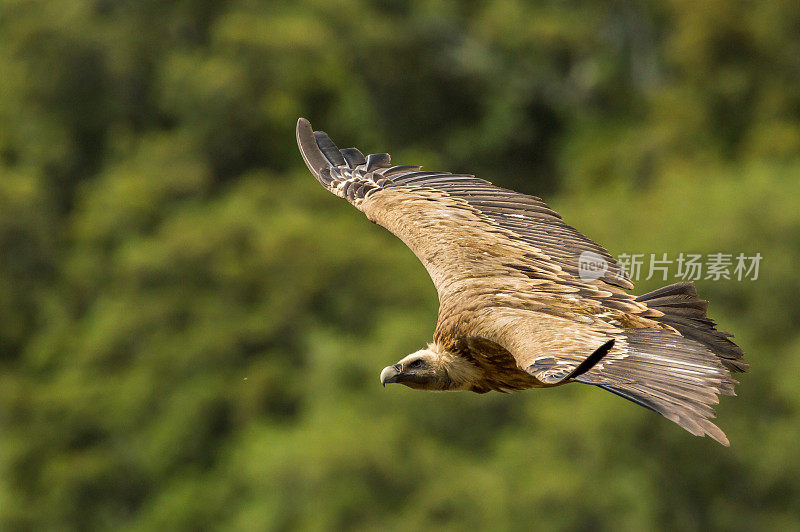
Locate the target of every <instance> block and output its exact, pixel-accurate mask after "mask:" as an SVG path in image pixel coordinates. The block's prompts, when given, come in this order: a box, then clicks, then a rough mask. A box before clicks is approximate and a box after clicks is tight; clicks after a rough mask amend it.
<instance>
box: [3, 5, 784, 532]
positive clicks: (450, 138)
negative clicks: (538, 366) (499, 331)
mask: <svg viewBox="0 0 800 532" xmlns="http://www.w3.org/2000/svg"><path fill="white" fill-rule="evenodd" d="M298 116H306V117H308V118H309V119H310V120H311V121H312V123H313V124H314V125H315V126H316V127H318V128H323V129H326V130H327V131H328V132H329V133H330V134H331V136H332V137H333V138H334V140H336V141H337V142H339V143H340V144H341V145H343V146H347V145H353V144H354V145H357V146H359V147H361V148H362V149H363V150H364V151H374V152H379V151H391V152H392V155H393V156H394V161H395V162H396V163H400V164H402V163H415V164H424V165H426V167H428V168H436V169H445V170H452V171H468V172H475V173H477V174H478V175H480V176H482V177H485V178H488V179H491V180H493V181H494V182H496V183H498V184H501V185H504V186H508V187H513V188H516V189H518V190H521V191H524V192H529V193H534V194H539V195H544V196H545V198H546V199H548V200H549V201H550V204H551V205H552V206H553V207H555V208H556V209H558V210H560V212H561V213H562V214H563V215H564V217H565V218H566V220H567V221H568V222H570V223H572V224H573V225H576V226H577V227H579V228H580V229H582V230H583V231H584V232H586V233H587V234H588V235H589V236H591V237H593V238H595V239H597V240H599V241H600V242H602V243H604V244H606V245H607V246H608V247H609V249H610V250H611V251H612V252H613V253H622V252H628V253H632V252H643V253H650V252H671V253H677V252H680V251H684V252H698V253H711V252H718V251H720V252H729V253H738V252H745V253H747V254H754V253H755V252H760V253H761V254H762V255H763V256H764V260H763V263H762V268H761V275H760V278H759V279H758V280H757V281H749V282H747V281H743V282H737V281H721V282H700V283H699V289H700V292H701V294H702V295H704V296H706V297H708V298H709V299H711V301H712V305H711V314H712V316H713V317H715V318H716V319H717V320H718V321H719V322H720V324H721V327H722V328H723V329H725V330H731V331H734V332H735V333H736V338H737V341H738V342H739V343H740V345H742V346H743V348H744V349H745V352H746V353H747V355H748V359H749V361H750V363H751V364H752V370H751V372H750V373H749V374H746V375H743V376H742V377H741V381H742V384H741V386H740V387H739V388H738V393H739V397H738V398H736V399H730V400H725V401H723V404H722V405H720V407H719V409H718V410H719V413H720V425H721V426H722V427H723V429H725V430H726V432H727V433H728V435H729V437H730V439H731V441H732V446H731V447H730V448H723V447H721V446H719V445H717V444H716V443H714V442H712V441H711V440H709V439H697V438H693V437H691V436H690V435H689V434H687V433H685V432H684V431H682V430H680V429H679V428H678V427H676V426H674V425H673V424H672V423H670V422H668V421H666V420H664V419H662V418H660V417H658V416H655V415H652V414H650V413H648V412H646V411H645V410H643V409H640V408H638V407H635V406H633V405H631V404H629V403H626V402H624V401H622V400H621V399H618V398H616V397H614V396H612V395H610V394H605V393H603V392H601V391H599V390H595V389H591V388H590V387H583V386H577V385H575V386H568V387H564V388H560V389H556V390H547V391H540V392H527V393H520V394H513V395H509V396H504V395H500V394H488V395H485V396H477V395H473V394H466V393H461V394H424V393H419V392H413V391H410V390H406V389H396V388H392V389H386V390H383V389H381V388H380V386H379V385H378V373H379V371H380V369H381V368H382V367H383V366H384V365H386V364H388V363H392V362H394V361H395V360H397V359H398V358H400V357H401V356H402V355H404V354H406V353H408V352H411V351H413V350H415V349H417V348H419V347H420V346H422V345H423V344H424V343H425V342H427V341H428V340H429V339H430V335H431V332H432V329H433V327H434V324H435V320H436V310H437V301H436V295H435V292H434V290H433V287H432V285H431V283H430V280H429V279H428V278H427V275H426V273H425V272H424V270H423V268H422V266H421V265H419V264H418V263H417V261H416V259H415V258H414V257H413V256H412V255H411V253H410V252H408V250H407V249H406V248H405V247H404V246H403V245H402V244H401V243H400V242H399V241H398V240H396V239H395V238H393V237H392V236H391V235H389V234H388V233H386V232H385V231H382V230H381V229H380V228H377V227H375V226H373V225H372V224H369V223H368V222H367V221H366V220H365V219H364V218H363V216H362V215H361V214H360V213H358V212H357V211H355V210H354V209H352V208H351V207H350V206H349V205H347V203H346V202H343V201H341V200H338V199H336V198H334V197H333V196H331V195H329V194H328V193H327V192H326V191H324V190H323V189H322V188H320V187H319V186H318V185H317V184H316V182H315V181H314V179H313V178H312V177H311V176H310V175H309V174H308V172H307V171H306V169H305V168H304V166H303V164H302V161H301V159H300V157H299V155H298V153H297V149H296V146H295V141H294V125H295V121H296V119H297V117H298ZM798 177H800V4H798V2H797V1H796V0H770V1H767V2H760V3H749V2H730V1H723V0H704V1H703V2H699V3H698V2H688V1H686V0H668V1H665V2H656V1H643V2H604V1H599V0H592V1H589V0H582V1H572V2H537V3H531V2H522V1H517V0H496V1H492V2H476V1H467V2H459V3H455V2H452V3H445V2H437V1H431V0H415V1H409V2H404V1H386V2H374V1H367V0H347V1H344V2H326V1H321V0H302V1H301V0H295V1H292V2H286V1H270V2H256V1H252V0H229V1H212V0H199V1H192V2H190V1H172V2H161V1H158V2H157V1H152V0H145V1H137V2H133V1H124V2H117V1H113V0H57V1H44V0H41V1H31V0H4V1H3V2H2V3H1V4H0V424H1V427H0V428H1V430H2V434H0V528H2V529H8V530H12V529H40V528H50V529H98V528H107V529H117V528H119V527H125V528H130V529H142V530H177V529H186V530H189V529H197V528H216V527H222V528H227V529H238V530H248V529H277V530H281V529H294V528H299V527H302V528H311V529H325V528H381V529H384V528H387V527H388V528H391V529H403V530H417V529H419V528H422V527H426V528H427V527H435V528H452V529H464V528H466V527H481V528H500V529H529V528H531V527H535V528H543V529H545V528H546V529H551V528H556V529H597V528H603V529H608V530H619V529H628V530H652V529H656V530H659V529H663V530H668V529H684V530H707V529H710V528H716V529H727V530H734V529H737V530H753V529H773V530H789V529H794V530H798V529H800V513H799V512H800V506H799V505H798V501H800V437H798V435H799V434H800V432H798V429H800V379H798V377H799V376H800V330H798V327H797V324H798V322H800V302H798V294H800V275H798V272H797V265H798V264H800V212H799V211H800V179H798ZM659 284H663V282H658V281H648V282H641V283H639V286H637V290H638V291H639V292H643V291H646V290H650V289H654V288H656V287H657V286H658V285H659Z"/></svg>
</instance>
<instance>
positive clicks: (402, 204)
mask: <svg viewBox="0 0 800 532" xmlns="http://www.w3.org/2000/svg"><path fill="white" fill-rule="evenodd" d="M297 144H298V147H299V148H300V152H301V154H302V156H303V160H304V161H305V163H306V166H308V169H309V170H310V171H311V173H312V174H314V176H315V177H316V178H317V180H318V181H319V182H320V184H322V186H323V187H325V188H326V189H328V190H329V191H330V192H332V193H333V194H335V195H337V196H339V197H341V198H344V199H346V200H347V201H348V202H350V204H352V205H353V206H354V207H355V208H356V209H358V210H359V211H361V212H363V213H364V214H365V215H366V216H367V218H368V219H369V220H370V221H372V222H374V223H376V224H378V225H381V226H383V227H385V228H386V229H388V230H389V231H390V232H392V233H393V234H394V235H395V236H397V237H399V238H400V240H402V241H403V243H405V245H406V246H408V247H409V248H410V249H411V251H412V252H413V253H414V254H415V255H416V256H417V258H419V260H420V261H421V262H422V264H423V265H424V266H425V269H426V270H427V271H428V274H429V275H430V277H431V279H432V280H433V284H434V285H435V287H436V291H437V292H438V296H439V315H438V321H437V324H436V330H435V332H434V334H433V341H432V342H431V343H429V344H428V346H427V347H426V348H424V349H421V350H419V351H417V352H415V353H412V354H410V355H408V356H406V357H404V358H402V359H401V360H400V361H398V362H397V363H396V364H393V365H391V366H388V367H386V368H384V370H383V371H382V372H381V374H380V381H381V383H382V384H383V385H384V386H385V385H386V384H389V383H399V384H403V385H405V386H408V387H409V388H413V389H418V390H431V391H444V390H468V391H473V392H477V393H486V392H489V391H501V392H507V391H512V390H524V389H527V388H548V387H552V386H561V385H563V384H569V383H572V382H577V383H582V384H587V385H592V386H596V387H598V388H602V389H604V390H607V391H609V392H611V393H614V394H616V395H618V396H620V397H623V398H625V399H628V400H629V401H632V402H634V403H636V404H638V405H641V406H643V407H645V408H648V409H650V410H653V411H655V412H657V413H659V414H661V415H662V416H664V417H666V418H667V419H670V420H672V421H674V422H675V423H677V424H678V425H680V426H681V427H683V428H684V429H686V430H687V431H689V432H690V433H692V434H694V435H696V436H705V435H709V436H710V437H711V438H713V439H715V440H716V441H718V442H719V443H721V444H723V445H729V442H728V438H727V437H726V436H725V433H724V432H722V430H720V429H719V427H717V426H716V425H715V424H714V423H712V422H711V421H710V419H713V418H714V417H715V413H714V410H713V409H712V407H711V405H714V404H717V403H718V402H719V399H718V396H719V395H720V394H722V395H735V394H734V390H733V388H734V385H735V384H738V382H737V381H736V380H734V379H733V377H732V376H731V373H733V372H743V371H745V370H746V369H747V368H748V364H747V363H746V362H744V361H743V360H742V358H743V353H742V350H741V349H740V348H739V347H738V346H737V345H736V344H734V343H733V342H732V341H731V340H730V338H731V337H732V335H731V334H729V333H725V332H721V331H718V330H717V329H716V325H715V323H714V321H712V320H711V319H710V318H709V317H708V316H707V315H706V309H707V307H708V302H707V301H705V300H702V299H700V298H699V297H698V295H697V292H696V290H695V288H694V285H693V283H691V282H681V283H677V284H671V285H669V286H665V287H663V288H659V289H658V290H655V291H653V292H650V293H647V294H644V295H640V296H638V297H637V296H634V295H632V294H629V293H628V290H631V289H632V288H633V283H632V282H631V281H630V279H629V277H628V276H627V274H626V273H625V271H624V268H623V267H622V266H621V265H620V264H619V263H618V262H617V261H616V260H615V259H614V258H613V257H612V256H611V255H610V254H609V252H608V251H606V250H605V249H604V248H603V247H602V246H600V245H599V244H597V243H595V242H593V241H592V240H591V239H589V238H588V237H586V236H584V235H583V234H582V233H580V232H579V231H577V230H576V229H574V228H573V227H571V226H569V225H567V224H566V223H565V222H564V221H563V220H562V219H561V216H559V214H558V213H556V212H555V211H554V210H552V209H551V208H549V207H548V206H547V204H545V202H544V201H542V199H541V198H539V197H536V196H529V195H526V194H520V193H518V192H514V191H512V190H508V189H504V188H501V187H498V186H495V185H493V184H492V183H490V182H489V181H486V180H483V179H479V178H477V177H475V176H473V175H469V174H454V173H449V172H438V171H423V170H422V169H421V167H420V166H413V165H412V166H408V165H402V166H393V165H392V164H391V162H390V156H389V154H388V153H373V154H371V155H367V156H366V157H365V156H364V155H363V154H362V152H360V151H359V150H357V149H356V148H346V149H341V150H340V149H339V148H337V147H336V145H335V144H334V143H333V141H331V139H330V138H329V137H328V135H327V134H326V133H324V132H322V131H314V130H313V129H312V127H311V124H309V122H308V121H307V120H306V119H304V118H300V119H299V120H298V122H297ZM587 256H588V257H590V258H592V259H593V260H594V261H595V262H594V263H595V264H599V265H600V266H598V267H597V268H596V269H595V270H594V271H593V272H591V273H593V275H588V274H586V273H587V272H586V271H584V270H582V269H581V268H582V265H581V261H582V260H583V259H584V258H585V257H587Z"/></svg>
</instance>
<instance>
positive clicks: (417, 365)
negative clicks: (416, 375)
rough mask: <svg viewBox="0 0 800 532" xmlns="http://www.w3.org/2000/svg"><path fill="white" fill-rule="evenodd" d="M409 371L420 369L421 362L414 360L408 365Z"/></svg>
mask: <svg viewBox="0 0 800 532" xmlns="http://www.w3.org/2000/svg"><path fill="white" fill-rule="evenodd" d="M408 367H409V368H411V369H417V368H421V367H422V360H419V359H417V360H414V361H413V362H412V363H411V364H409V365H408Z"/></svg>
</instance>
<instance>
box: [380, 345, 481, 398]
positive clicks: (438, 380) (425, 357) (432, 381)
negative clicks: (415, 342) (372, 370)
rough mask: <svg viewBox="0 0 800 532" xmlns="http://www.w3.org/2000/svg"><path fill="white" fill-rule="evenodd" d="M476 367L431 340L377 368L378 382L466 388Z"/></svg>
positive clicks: (423, 387)
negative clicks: (424, 346)
mask: <svg viewBox="0 0 800 532" xmlns="http://www.w3.org/2000/svg"><path fill="white" fill-rule="evenodd" d="M478 379H479V369H478V368H477V367H475V366H473V365H472V364H471V363H469V362H468V361H466V360H464V359H463V358H462V357H458V356H454V355H452V354H451V353H446V352H441V351H438V350H437V349H436V346H435V345H433V344H431V345H429V346H428V347H427V349H420V350H419V351H417V352H416V353H411V354H410V355H408V356H407V357H405V358H404V359H402V360H400V361H399V362H398V363H397V364H393V365H391V366H387V367H385V368H383V371H381V384H383V385H384V386H386V385H387V384H392V383H398V384H403V385H405V386H408V387H409V388H413V389H415V390H431V391H443V390H469V389H471V388H472V385H473V383H474V382H476V381H477V380H478Z"/></svg>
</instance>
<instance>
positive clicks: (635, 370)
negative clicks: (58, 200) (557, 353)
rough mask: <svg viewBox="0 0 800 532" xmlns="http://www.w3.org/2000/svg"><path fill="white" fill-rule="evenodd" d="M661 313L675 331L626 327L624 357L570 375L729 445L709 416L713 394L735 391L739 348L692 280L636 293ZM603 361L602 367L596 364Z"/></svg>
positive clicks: (715, 400)
mask: <svg viewBox="0 0 800 532" xmlns="http://www.w3.org/2000/svg"><path fill="white" fill-rule="evenodd" d="M637 301H641V302H643V303H645V304H647V306H649V307H651V308H654V309H657V310H659V311H661V312H663V313H664V316H663V317H660V318H657V319H658V320H659V321H661V322H662V323H665V324H668V325H670V326H672V327H673V328H674V329H675V330H677V331H678V332H679V333H680V336H679V335H677V334H675V333H674V332H670V331H667V330H660V329H647V328H640V329H627V330H626V332H625V341H626V343H627V347H628V350H627V352H626V355H625V356H624V357H623V358H619V359H616V360H612V361H608V363H602V364H598V365H597V367H595V368H592V369H590V370H589V371H587V372H586V373H585V374H584V375H582V376H580V377H577V378H576V379H575V380H576V381H578V382H584V383H586V384H593V385H596V386H598V387H600V388H603V389H605V390H608V391H610V392H612V393H615V394H617V395H619V396H621V397H624V398H625V399H628V400H630V401H633V402H634V403H636V404H639V405H641V406H644V407H646V408H649V409H650V410H653V411H655V412H658V413H659V414H661V415H663V416H664V417H666V418H668V419H670V420H672V421H674V422H675V423H677V424H678V425H680V426H681V427H683V428H684V429H686V430H688V431H689V432H691V433H692V434H694V435H696V436H703V435H706V434H708V435H709V436H711V437H712V438H714V439H715V440H717V441H718V442H720V443H722V444H723V445H728V438H727V437H726V436H725V433H724V432H722V430H720V429H719V427H717V426H716V425H714V424H713V423H712V422H711V421H709V419H713V418H714V417H716V416H715V413H714V410H713V409H712V408H711V406H710V405H714V404H717V403H718V402H719V400H718V398H717V396H718V395H735V394H734V391H733V387H734V385H735V384H738V383H737V381H736V380H735V379H733V378H732V377H731V372H732V371H745V370H746V369H747V367H748V365H747V363H745V362H744V361H742V360H741V358H742V356H743V354H742V351H741V349H739V347H738V346H737V345H736V344H734V343H733V342H731V341H730V340H729V339H728V338H729V337H730V336H731V335H729V334H727V333H723V332H719V331H717V330H716V329H715V327H714V322H713V321H712V320H711V319H709V318H708V317H707V316H706V307H707V306H708V303H707V302H706V301H702V300H700V299H698V297H697V292H696V291H695V289H694V286H693V285H692V283H678V284H673V285H669V286H665V287H663V288H660V289H658V290H656V291H654V292H650V293H649V294H645V295H643V296H640V297H639V298H638V299H637ZM601 366H602V367H601Z"/></svg>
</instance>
